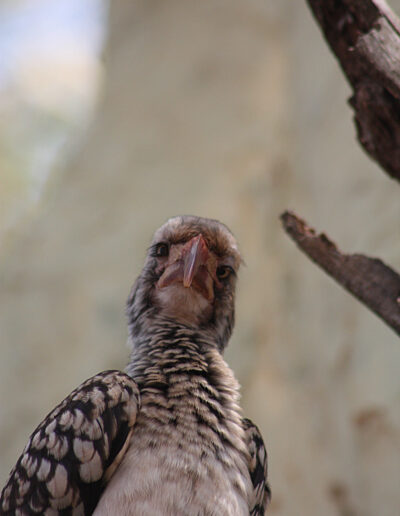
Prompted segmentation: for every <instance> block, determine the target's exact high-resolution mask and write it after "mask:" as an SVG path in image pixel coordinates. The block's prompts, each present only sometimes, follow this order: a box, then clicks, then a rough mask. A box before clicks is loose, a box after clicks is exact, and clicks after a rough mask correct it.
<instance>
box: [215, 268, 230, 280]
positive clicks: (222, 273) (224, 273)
mask: <svg viewBox="0 0 400 516" xmlns="http://www.w3.org/2000/svg"><path fill="white" fill-rule="evenodd" d="M232 273H233V269H232V267H230V266H229V265H220V266H219V267H217V278H218V279H219V280H224V279H226V278H228V277H229V276H230V275H231V274H232Z"/></svg>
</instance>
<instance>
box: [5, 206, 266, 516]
mask: <svg viewBox="0 0 400 516" xmlns="http://www.w3.org/2000/svg"><path fill="white" fill-rule="evenodd" d="M240 262H241V258H240V254H239V251H238V249H237V245H236V242H235V240H234V238H233V236H232V234H231V233H230V231H229V230H228V229H227V228H226V227H225V226H224V225H223V224H221V223H219V222H217V221H213V220H210V219H202V218H198V217H191V216H185V217H175V218H173V219H170V220H169V221H167V223H166V224H164V225H163V226H162V227H161V228H160V229H159V230H158V231H157V232H156V233H155V236H154V238H153V242H152V245H151V247H150V249H149V252H148V255H147V257H146V262H145V265H144V268H143V270H142V273H141V275H140V276H139V278H138V280H137V281H136V283H135V285H134V287H133V289H132V293H131V295H130V297H129V300H128V305H127V314H128V319H129V330H130V340H131V344H132V352H131V358H130V362H129V364H128V367H127V375H126V374H124V373H121V372H118V371H108V372H105V373H101V374H99V375H97V376H95V377H93V378H92V379H90V380H88V381H87V382H85V383H84V384H82V385H81V386H80V387H78V389H76V390H75V391H74V392H73V393H72V394H71V395H70V396H69V397H67V398H66V399H65V400H64V401H63V402H62V403H61V404H60V405H59V406H58V407H56V409H54V410H53V412H51V413H50V414H49V416H47V418H46V419H45V420H44V421H43V423H41V425H39V427H38V428H37V429H36V430H35V432H34V433H33V434H32V436H31V438H30V440H29V442H28V445H27V446H26V447H25V450H24V452H23V454H22V455H21V457H20V459H19V460H18V462H17V464H16V466H15V468H14V469H13V471H12V472H11V475H10V478H9V481H8V483H7V485H6V486H5V488H4V489H3V492H2V494H1V498H0V515H11V514H15V515H21V516H25V515H27V516H28V515H33V514H48V515H56V514H60V515H61V514H62V515H67V514H74V515H78V514H79V515H80V514H85V515H86V514H94V515H96V516H105V515H108V516H111V515H114V514H118V515H120V516H128V515H129V516H142V515H150V514H157V515H163V516H172V515H182V516H183V515H188V516H189V515H199V516H200V515H201V516H211V515H219V516H224V515H226V516H228V515H229V516H235V515H237V516H239V515H243V516H245V515H246V516H247V515H249V514H251V515H254V516H255V515H263V514H264V513H265V509H266V505H267V503H268V500H269V496H270V492H269V488H268V484H267V456H266V452H265V447H264V444H263V440H262V437H261V435H260V433H259V431H258V429H257V428H256V426H255V425H253V424H252V423H251V422H250V421H249V420H247V419H243V418H242V415H241V410H240V408H239V405H238V399H239V386H238V384H237V382H236V380H235V378H234V376H233V373H232V371H231V370H230V368H229V367H228V365H227V364H226V362H225V361H224V359H223V357H222V352H223V349H224V348H225V346H226V344H227V342H228V340H229V337H230V334H231V331H232V328H233V323H234V297H235V295H234V294H235V283H236V273H237V270H238V268H239V265H240Z"/></svg>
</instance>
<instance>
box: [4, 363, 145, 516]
mask: <svg viewBox="0 0 400 516" xmlns="http://www.w3.org/2000/svg"><path fill="white" fill-rule="evenodd" d="M138 407H139V391H138V388H137V385H136V383H135V382H134V381H133V380H132V378H130V377H129V376H128V375H126V374H124V373H122V372H120V371H105V372H103V373H100V374H97V375H96V376H94V377H92V378H90V379H89V380H87V381H86V382H84V383H83V384H82V385H80V386H79V387H78V388H77V389H75V390H74V391H73V392H72V393H71V394H70V395H69V396H68V397H67V398H65V400H64V401H63V402H62V403H60V404H59V405H58V406H57V407H56V408H55V409H54V410H53V411H52V412H50V414H49V415H48V416H47V417H46V418H45V419H44V421H43V422H42V423H41V424H40V425H39V426H38V427H37V428H36V430H35V431H34V432H33V433H32V435H31V437H30V438H29V441H28V443H27V445H26V446H25V449H24V451H23V453H22V455H21V457H20V458H19V460H18V462H17V464H16V465H15V467H14V469H13V470H12V472H11V474H10V477H9V480H8V482H7V484H6V486H5V487H4V489H3V491H2V493H1V497H0V515H2V516H6V515H7V516H11V515H16V516H19V515H21V516H31V515H38V514H49V515H50V514H51V515H53V514H54V515H56V514H63V515H67V514H71V515H72V514H73V515H79V514H82V515H83V514H92V512H93V510H94V507H95V506H96V504H97V501H98V499H99V497H100V494H101V492H102V491H103V489H104V483H105V480H106V478H107V475H108V474H110V473H111V470H112V469H113V468H115V467H116V466H117V463H118V462H120V460H121V458H122V457H120V456H119V455H118V454H119V453H120V452H121V451H123V449H124V444H125V443H126V441H127V438H129V436H130V435H131V433H132V427H133V424H134V422H135V420H136V414H137V410H138ZM121 455H122V454H121ZM108 470H109V471H108Z"/></svg>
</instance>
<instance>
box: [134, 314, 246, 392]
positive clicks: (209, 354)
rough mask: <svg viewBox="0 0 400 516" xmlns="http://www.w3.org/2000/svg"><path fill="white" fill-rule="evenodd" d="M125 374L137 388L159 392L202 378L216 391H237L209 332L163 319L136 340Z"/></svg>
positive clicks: (230, 373) (155, 322) (136, 337)
mask: <svg viewBox="0 0 400 516" xmlns="http://www.w3.org/2000/svg"><path fill="white" fill-rule="evenodd" d="M127 372H128V374H130V375H131V376H132V377H133V378H134V379H135V380H136V382H137V383H138V385H139V386H140V387H146V388H147V387H149V388H154V389H158V390H163V389H166V388H168V387H169V386H170V385H171V383H173V382H174V381H175V380H176V379H177V378H178V377H179V378H182V376H187V377H193V376H197V377H202V378H204V379H205V380H206V381H207V382H208V383H211V384H213V385H214V386H215V387H216V388H217V389H218V390H225V389H226V388H228V387H227V386H229V389H231V388H233V390H235V391H236V390H237V389H238V386H237V382H236V380H235V378H234V376H233V373H232V371H231V370H230V368H229V367H228V365H227V364H226V362H225V361H224V359H223V357H222V354H221V352H220V350H219V348H218V344H217V342H216V339H215V337H214V336H213V333H212V332H208V331H207V330H206V329H198V328H193V327H190V326H187V325H184V324H181V323H178V322H176V321H172V320H169V319H165V318H159V319H156V320H155V321H153V322H152V325H151V331H148V332H146V331H142V332H141V333H139V334H137V335H136V336H135V338H134V339H133V344H132V353H131V357H130V361H129V364H128V366H127Z"/></svg>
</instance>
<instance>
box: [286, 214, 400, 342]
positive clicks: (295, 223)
mask: <svg viewBox="0 0 400 516" xmlns="http://www.w3.org/2000/svg"><path fill="white" fill-rule="evenodd" d="M281 220H282V223H283V227H284V229H285V231H286V232H287V233H288V235H289V236H290V237H291V238H292V239H293V240H294V241H295V242H296V244H297V245H298V247H299V248H300V249H301V250H302V251H303V252H304V253H305V254H306V255H307V256H308V257H309V258H311V260H312V261H313V262H315V263H316V264H317V265H319V266H320V267H321V268H322V269H323V270H324V271H326V272H327V273H328V274H329V275H330V276H332V278H334V279H335V280H336V281H337V282H338V283H340V284H341V285H342V286H343V287H344V288H345V289H346V290H347V291H349V292H350V293H351V294H353V295H354V296H355V297H356V298H357V299H359V300H360V301H361V302H362V303H364V304H365V305H366V306H367V307H368V308H370V310H372V311H373V312H375V314H376V315H378V316H379V317H380V318H381V319H383V321H385V323H386V324H387V325H389V326H390V327H391V328H392V329H393V330H394V331H395V332H396V333H397V334H398V335H400V275H399V274H398V273H397V272H396V271H394V270H393V269H391V268H390V267H388V266H387V265H385V264H384V263H383V262H382V260H380V259H378V258H370V257H368V256H364V255H362V254H345V253H342V252H341V251H340V250H339V249H338V248H337V246H336V245H335V244H334V243H333V242H332V241H331V240H330V239H329V238H328V237H327V236H326V235H325V234H324V233H321V234H318V235H317V234H316V232H315V230H314V229H313V228H311V227H309V226H308V225H307V224H306V223H305V222H304V221H303V220H302V219H301V218H299V217H298V216H297V215H296V214H295V213H293V212H289V211H285V212H284V213H283V214H282V215H281Z"/></svg>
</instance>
